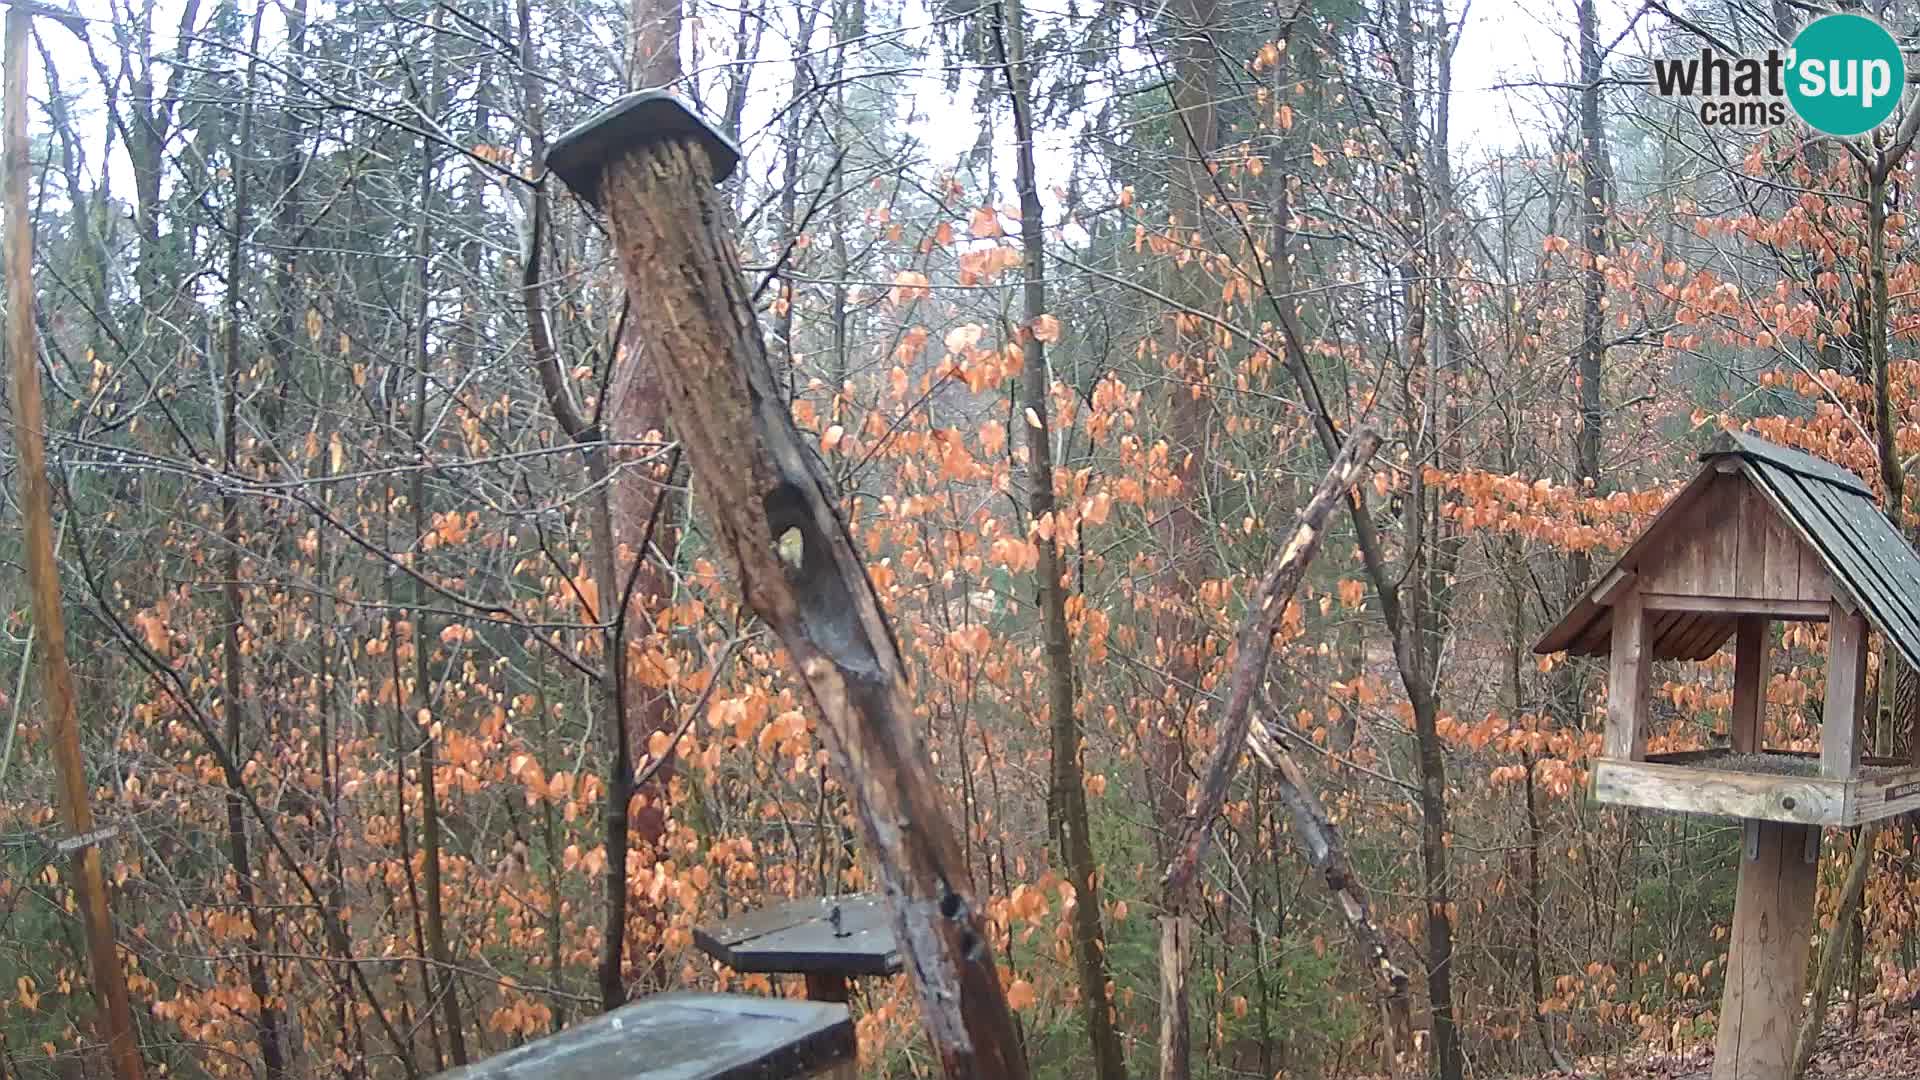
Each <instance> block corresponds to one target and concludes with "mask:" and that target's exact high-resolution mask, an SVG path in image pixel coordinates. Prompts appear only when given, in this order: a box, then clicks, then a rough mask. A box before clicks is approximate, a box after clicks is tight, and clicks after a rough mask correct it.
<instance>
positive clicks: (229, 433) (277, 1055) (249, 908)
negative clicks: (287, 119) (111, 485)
mask: <svg viewBox="0 0 1920 1080" xmlns="http://www.w3.org/2000/svg"><path fill="white" fill-rule="evenodd" d="M264 11H265V6H264V5H262V6H260V7H258V8H256V9H255V10H254V15H253V44H252V46H251V47H250V55H251V56H253V57H255V58H256V59H253V60H250V61H249V62H248V64H247V80H246V85H247V90H246V97H245V100H244V101H243V103H242V104H241V107H240V130H239V134H238V138H237V140H236V142H235V144H234V147H233V151H232V155H231V157H230V158H229V161H230V163H231V167H232V170H233V212H232V216H231V220H230V222H229V225H228V239H227V281H226V310H225V312H224V313H223V321H224V325H223V326H222V328H221V329H222V349H221V351H222V353H223V355H224V357H225V362H226V363H225V368H226V369H225V371H224V372H222V376H223V378H222V380H221V396H220V445H221V454H220V462H221V468H222V470H223V471H224V472H225V473H226V474H227V475H228V476H231V477H235V478H236V484H237V482H238V477H239V474H240V469H239V464H240V462H239V428H240V416H239V404H240V380H241V373H242V372H243V371H244V370H245V365H244V364H243V363H242V361H241V359H240V319H241V303H240V281H241V277H242V275H243V274H244V272H245V269H246V267H245V264H244V263H243V262H242V260H241V252H242V250H243V247H242V241H243V238H244V237H245V236H246V233H247V213H248V211H249V210H250V209H251V207H249V206H248V205H247V200H248V199H249V198H250V195H251V193H250V192H249V191H248V184H247V179H248V177H249V176H250V174H251V170H250V169H249V168H248V161H249V159H250V158H251V157H252V156H253V91H254V88H255V80H254V76H255V74H256V73H257V69H258V60H257V57H258V55H259V43H260V17H261V14H262V13H263V12H264ZM236 484H224V485H222V486H221V492H220V538H221V540H222V547H223V549H224V550H223V551H222V553H221V560H220V566H221V577H222V578H223V579H224V580H223V581H222V582H221V585H220V596H221V600H222V606H223V607H224V608H225V611H224V620H223V621H224V623H225V626H224V627H223V629H222V632H221V649H220V652H221V680H222V681H221V689H222V698H223V700H222V701H221V715H222V717H223V719H224V720H225V721H226V731H225V738H226V744H227V752H228V753H229V754H232V755H233V757H234V758H235V759H236V760H240V761H245V760H246V759H247V758H248V756H249V755H248V754H247V752H246V751H245V750H244V749H243V748H242V747H241V745H240V731H241V726H240V718H241V716H242V714H243V713H244V712H245V711H246V705H245V701H246V697H245V694H246V687H245V683H246V679H245V676H244V673H243V671H242V667H241V658H240V627H241V624H242V622H243V621H244V620H245V618H246V615H245V610H244V604H243V601H242V597H241V590H240V572H241V567H240V552H241V550H242V545H243V544H244V543H245V538H244V537H243V536H242V535H241V531H240V500H239V498H238V497H237V496H236V495H235V494H234V490H235V487H236ZM245 815H246V807H245V804H244V803H242V801H241V798H240V793H239V792H238V791H232V790H229V791H228V792H227V857H228V860H229V861H230V862H231V863H232V864H233V873H234V880H235V885H236V890H237V892H238V900H239V902H240V906H241V908H242V909H243V910H245V911H246V913H247V918H248V920H249V921H250V922H251V923H252V924H253V942H252V947H251V948H249V949H248V950H247V960H246V967H247V984H248V988H249V989H250V990H251V991H252V992H253V996H254V998H255V1000H257V1001H258V1002H259V1012H258V1019H257V1021H256V1024H257V1027H258V1033H259V1039H260V1060H261V1064H262V1066H264V1068H265V1072H266V1076H267V1080H277V1078H279V1077H282V1076H285V1075H286V1067H287V1066H286V1058H285V1056H284V1051H283V1047H282V1044H281V1023H282V1019H281V1013H280V1009H279V1007H278V1006H277V1005H275V1004H274V993H273V985H272V982H271V981H270V979H269V977H268V973H267V960H266V955H265V954H266V953H267V952H269V951H271V950H272V949H273V947H274V945H273V942H274V927H273V922H274V920H273V914H272V912H271V911H270V910H268V909H266V908H262V907H261V906H260V903H259V899H258V897H257V896H256V895H255V893H254V878H253V855H252V853H251V851H250V850H249V845H248V842H247V822H246V816H245Z"/></svg>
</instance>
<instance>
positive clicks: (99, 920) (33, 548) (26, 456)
mask: <svg viewBox="0 0 1920 1080" xmlns="http://www.w3.org/2000/svg"><path fill="white" fill-rule="evenodd" d="M36 14H50V15H53V16H55V17H58V18H60V19H61V21H63V22H67V21H68V20H71V19H72V17H71V16H68V15H66V14H65V13H64V12H60V11H57V10H54V9H51V8H41V7H40V6H39V5H37V4H27V5H22V4H8V6H7V56H6V65H5V80H6V90H5V97H6V105H5V107H6V128H7V133H6V170H7V180H6V212H7V352H8V354H9V359H10V361H11V368H12V377H13V383H12V386H11V387H10V388H9V390H10V392H11V397H12V401H13V441H14V445H15V446H16V447H18V448H19V452H20V511H21V517H22V519H23V524H24V528H25V533H26V548H27V581H28V587H29V588H30V589H31V591H32V593H33V626H34V633H35V635H36V636H37V637H38V639H39V642H40V684H41V686H40V688H41V693H42V694H43V695H44V696H45V698H46V703H47V731H48V735H49V736H50V738H49V740H48V741H49V742H50V743H51V745H52V747H53V763H54V767H55V768H56V769H57V770H58V771H59V774H60V818H61V821H62V823H63V824H65V825H66V827H67V835H68V836H69V837H70V838H81V839H80V840H79V841H78V843H77V844H76V845H75V846H74V847H73V850H71V851H70V852H68V853H67V855H66V859H67V871H68V877H69V879H70V880H71V881H72V882H73V892H74V896H75V898H76V899H77V900H78V904H79V908H80V925H81V927H82V929H83V930H84V931H85V932H86V938H87V960H88V963H89V965H90V967H91V969H92V973H93V996H94V1003H95V1005H96V1006H97V1007H98V1008H99V1010H100V1037H101V1038H102V1039H104V1040H105V1041H106V1043H107V1052H108V1055H109V1056H110V1057H111V1058H112V1061H113V1071H114V1075H115V1076H117V1077H119V1078H120V1080H139V1078H140V1076H141V1075H142V1072H143V1069H142V1065H141V1062H140V1046H139V1042H138V1040H137V1039H136V1038H135V1035H134V1028H133V1015H132V1013H131V1011H130V1010H129V1009H128V1006H127V983H126V978H125V976H124V975H123V973H122V972H121V970H120V956H119V953H118V951H117V950H116V949H115V947H114V939H113V915H112V913H111V912H110V911H108V909H107V885H106V880H105V875H103V874H102V873H101V871H100V848H99V846H98V839H99V837H98V835H97V834H96V833H95V832H94V828H93V808H92V806H91V805H89V803H88V801H87V768H86V763H85V762H84V761H83V760H82V759H81V757H80V717H79V713H78V711H77V710H76V708H75V705H74V698H73V672H72V670H71V669H70V668H69V666H68V664H67V625H66V620H65V618H64V617H63V615H62V613H61V610H60V568H59V567H58V566H57V565H56V564H55V562H54V556H53V494H52V492H51V491H49V490H48V484H47V443H46V426H47V423H46V413H45V408H44V406H43V405H42V404H41V401H40V365H39V344H38V343H37V342H36V341H35V333H34V323H33V225H32V222H30V221H29V220H28V219H27V33H28V27H27V23H28V20H30V19H31V18H32V17H33V16H34V15H36ZM69 25H78V21H77V20H73V21H72V22H70V23H69Z"/></svg>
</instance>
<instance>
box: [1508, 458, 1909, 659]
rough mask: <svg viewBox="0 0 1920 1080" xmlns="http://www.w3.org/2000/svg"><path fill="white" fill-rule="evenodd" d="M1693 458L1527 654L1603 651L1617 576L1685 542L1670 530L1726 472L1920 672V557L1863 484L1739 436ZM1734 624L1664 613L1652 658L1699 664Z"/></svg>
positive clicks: (1822, 464)
mask: <svg viewBox="0 0 1920 1080" xmlns="http://www.w3.org/2000/svg"><path fill="white" fill-rule="evenodd" d="M1700 459H1701V460H1702V461H1704V462H1706V465H1705V467H1703V468H1702V469H1701V471H1700V474H1699V475H1697V476H1695V477H1694V479H1693V481H1692V482H1691V483H1689V484H1688V485H1687V486H1686V488H1685V489H1683V490H1682V491H1681V492H1680V494H1678V495H1676V496H1674V498H1673V500H1672V501H1671V502H1669V503H1668V504H1667V505H1666V507H1665V508H1663V509H1662V510H1661V511H1660V513H1659V515H1658V516H1656V517H1655V518H1654V521H1653V523H1652V524H1650V525H1649V526H1648V527H1647V530H1646V531H1645V532H1643V533H1642V534H1641V535H1640V537H1639V538H1638V539H1636V540H1635V541H1634V543H1633V545H1632V546H1631V547H1629V548H1628V549H1627V551H1626V553H1625V554H1623V555H1621V557H1620V559H1619V561H1618V562H1616V563H1615V564H1614V566H1613V568H1612V569H1611V570H1609V571H1608V572H1607V573H1606V574H1603V575H1601V577H1600V579H1599V580H1598V582H1596V583H1595V584H1594V586H1593V587H1592V588H1591V589H1589V590H1588V592H1587V593H1586V594H1585V595H1583V596H1582V597H1581V598H1580V599H1579V600H1578V601H1577V602H1575V603H1574V605H1573V607H1572V608H1571V609H1570V610H1568V611H1567V613H1566V614H1565V615H1564V616H1562V617H1561V619H1560V621H1559V622H1558V623H1556V624H1555V625H1554V626H1553V628H1552V629H1550V630H1548V631H1547V632H1546V634H1545V635H1543V636H1542V637H1541V638H1540V640H1539V641H1538V642H1537V643H1535V645H1534V647H1533V650H1534V652H1537V653H1555V652H1568V653H1572V654H1574V655H1577V656H1604V655H1606V653H1607V652H1608V651H1609V649H1610V647H1611V638H1612V634H1611V633H1610V632H1609V631H1610V629H1611V625H1612V620H1613V607H1612V597H1611V595H1609V594H1610V593H1611V592H1612V591H1613V590H1614V589H1615V588H1616V586H1617V584H1618V583H1619V582H1620V581H1621V580H1622V577H1623V575H1624V574H1628V573H1631V572H1633V571H1635V570H1637V569H1639V568H1640V567H1641V565H1642V564H1643V563H1652V562H1654V561H1657V560H1659V559H1661V558H1663V557H1665V555H1666V554H1667V553H1668V552H1669V551H1671V550H1672V548H1673V546H1674V544H1675V543H1676V541H1677V540H1680V539H1683V538H1684V537H1683V535H1680V534H1679V533H1678V532H1677V530H1682V529H1684V527H1685V522H1686V521H1687V520H1688V517H1689V514H1688V510H1689V509H1690V508H1691V507H1693V505H1694V504H1695V503H1697V502H1698V501H1699V500H1700V499H1701V498H1702V497H1703V495H1704V494H1705V493H1706V492H1707V490H1708V489H1709V487H1710V486H1711V485H1712V484H1713V483H1714V481H1715V479H1716V478H1717V477H1718V476H1719V475H1721V474H1723V473H1726V472H1729V471H1733V472H1737V473H1738V474H1739V475H1741V476H1743V477H1745V478H1746V480H1747V481H1749V482H1750V483H1751V484H1752V485H1753V488H1754V490H1756V491H1757V492H1759V493H1760V495H1761V496H1762V497H1763V498H1764V499H1765V501H1766V503H1767V505H1769V506H1771V507H1772V508H1773V510H1774V511H1775V513H1777V514H1778V515H1779V517H1780V518H1781V520H1783V521H1784V522H1786V523H1787V524H1788V525H1789V526H1790V527H1791V528H1792V530H1793V533H1794V534H1795V535H1796V536H1797V537H1798V538H1799V539H1800V540H1801V541H1802V542H1803V543H1805V544H1806V546H1807V549H1808V550H1810V551H1811V552H1812V553H1813V554H1814V555H1815V556H1816V557H1817V558H1818V559H1819V561H1820V563H1821V565H1822V566H1824V567H1825V569H1826V572H1827V574H1828V575H1829V576H1831V578H1832V580H1833V586H1834V588H1835V589H1837V590H1840V591H1842V592H1844V593H1845V595H1846V597H1847V598H1849V599H1851V601H1852V602H1853V603H1854V604H1855V605H1856V606H1857V607H1858V609H1859V611H1860V613H1861V614H1862V615H1864V616H1866V618H1867V621H1868V622H1870V623H1872V624H1873V626H1874V628H1875V629H1877V630H1879V631H1880V633H1881V634H1882V635H1884V639H1885V641H1886V643H1887V645H1888V646H1890V647H1892V648H1894V649H1897V650H1899V652H1900V654H1901V655H1902V656H1904V657H1905V658H1906V659H1907V662H1908V663H1910V664H1913V665H1915V666H1916V667H1920V556H1916V555H1915V554H1914V550H1913V548H1912V547H1911V546H1910V545H1909V544H1908V543H1907V542H1906V540H1904V539H1903V538H1902V537H1901V536H1900V533H1899V532H1898V531H1897V530H1896V529H1894V527H1893V525H1892V523H1891V522H1889V521H1888V520H1887V519H1886V516H1885V515H1883V514H1882V513H1881V512H1880V509H1879V507H1877V506H1875V505H1874V501H1873V491H1872V489H1871V488H1869V487H1868V486H1867V485H1866V482H1865V481H1863V480H1861V479H1860V478H1859V477H1858V476H1855V475H1854V474H1852V473H1850V472H1848V471H1846V470H1845V469H1842V468H1840V467H1839V466H1837V465H1834V464H1832V463H1831V462H1827V461H1822V460H1821V459H1819V458H1817V457H1814V456H1812V455H1810V454H1804V453H1801V452H1800V451H1798V450H1793V449H1789V448H1788V447H1784V446H1779V445H1777V444H1775V443H1771V442H1768V441H1767V440H1765V439H1762V438H1758V437H1756V436H1753V435H1748V434H1745V433H1743V432H1736V431H1729V432H1723V433H1721V435H1720V436H1719V437H1718V438H1717V439H1715V440H1714V443H1713V445H1712V447H1710V448H1709V449H1708V450H1707V451H1706V452H1704V453H1702V454H1701V455H1700ZM1729 467H1731V469H1730V468H1729ZM1733 628H1734V619H1733V618H1732V617H1731V616H1726V615H1723V616H1719V617H1714V616H1710V615H1705V614H1693V615H1688V614H1685V613H1680V612H1667V613H1664V614H1662V615H1661V616H1660V619H1659V621H1658V622H1657V623H1656V625H1655V626H1654V628H1653V634H1652V637H1653V642H1652V644H1653V651H1654V655H1655V656H1656V657H1659V658H1662V659H1672V658H1680V659H1705V658H1706V657H1708V656H1712V655H1713V654H1714V653H1715V652H1718V651H1719V649H1720V647H1721V646H1722V645H1723V644H1725V643H1726V639H1727V637H1728V636H1729V635H1730V634H1731V633H1732V632H1733Z"/></svg>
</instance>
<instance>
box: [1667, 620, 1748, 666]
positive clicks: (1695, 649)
mask: <svg viewBox="0 0 1920 1080" xmlns="http://www.w3.org/2000/svg"><path fill="white" fill-rule="evenodd" d="M1737 621H1738V620H1736V619H1735V618H1734V617H1733V616H1730V615H1702V616H1700V624H1699V625H1698V626H1696V627H1695V628H1694V631H1693V633H1692V634H1691V635H1690V636H1689V637H1688V638H1687V640H1686V642H1685V643H1684V644H1683V646H1682V648H1681V650H1680V652H1679V653H1678V654H1676V655H1677V656H1678V658H1679V659H1682V660H1705V659H1707V658H1708V657H1710V656H1712V655H1714V654H1715V653H1718V652H1719V651H1720V647H1721V646H1723V645H1725V644H1726V643H1727V639H1728V638H1730V637H1732V636H1733V628H1734V626H1735V625H1736V623H1737Z"/></svg>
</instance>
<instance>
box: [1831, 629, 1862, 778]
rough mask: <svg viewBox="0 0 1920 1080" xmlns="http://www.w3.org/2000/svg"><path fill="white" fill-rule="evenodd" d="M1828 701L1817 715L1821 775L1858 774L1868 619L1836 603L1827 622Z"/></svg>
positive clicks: (1837, 776)
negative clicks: (1850, 613)
mask: <svg viewBox="0 0 1920 1080" xmlns="http://www.w3.org/2000/svg"><path fill="white" fill-rule="evenodd" d="M1827 634H1828V648H1827V700H1826V707H1825V709H1823V710H1822V712H1821V714H1820V718H1821V719H1820V772H1821V774H1822V775H1823V776H1830V777H1836V778H1840V779H1847V778H1851V777H1854V776H1857V775H1859V772H1860V747H1861V743H1862V742H1863V741H1864V739H1865V735H1866V724H1865V720H1866V715H1865V710H1864V705H1865V703H1866V694H1867V620H1866V619H1865V618H1863V617H1862V616H1859V615H1849V614H1847V613H1846V611H1845V610H1843V609H1842V608H1841V606H1840V605H1839V604H1838V603H1835V604H1834V605H1833V608H1832V614H1831V615H1829V616H1828V622H1827Z"/></svg>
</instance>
